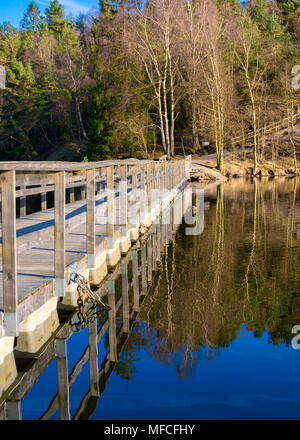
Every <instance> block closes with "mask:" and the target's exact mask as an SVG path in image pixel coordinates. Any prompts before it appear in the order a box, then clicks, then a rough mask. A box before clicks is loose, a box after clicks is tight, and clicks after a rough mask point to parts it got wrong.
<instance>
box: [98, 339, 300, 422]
mask: <svg viewBox="0 0 300 440" xmlns="http://www.w3.org/2000/svg"><path fill="white" fill-rule="evenodd" d="M139 357H141V361H139V362H138V363H137V370H138V371H139V373H138V374H135V375H133V376H132V381H131V382H129V383H128V382H126V381H124V380H122V379H120V378H118V377H117V376H116V375H115V374H113V375H112V376H111V378H110V380H109V384H108V387H107V390H106V391H105V393H104V394H103V396H102V397H101V399H100V400H101V402H99V405H98V408H97V410H96V412H95V413H94V415H93V417H92V418H93V419H161V420H162V419H235V418H236V419H239V418H240V419H276V418H278V419H288V418H291V419H299V418H300V376H299V367H300V351H295V350H293V348H291V347H289V348H286V347H285V346H283V345H281V346H275V345H271V344H268V334H267V333H264V334H263V336H262V338H260V339H256V338H254V337H253V333H252V332H248V331H246V330H243V331H242V332H240V334H239V337H238V339H236V340H235V341H234V342H233V343H232V344H231V345H230V347H229V348H228V349H224V350H220V351H219V355H218V356H216V357H215V358H214V359H213V360H212V361H211V362H206V361H205V360H200V361H198V363H197V366H196V368H195V371H194V374H193V375H192V376H191V377H189V378H187V379H184V380H179V379H178V375H177V373H176V370H175V368H174V365H172V364H164V365H163V364H161V363H159V362H157V361H156V360H154V359H153V358H151V357H150V356H149V354H148V352H147V351H146V350H145V348H143V347H142V348H141V351H140V352H139Z"/></svg>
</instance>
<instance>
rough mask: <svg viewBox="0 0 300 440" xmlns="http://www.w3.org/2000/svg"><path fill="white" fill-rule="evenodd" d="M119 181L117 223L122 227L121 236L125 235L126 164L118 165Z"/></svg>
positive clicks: (126, 205) (126, 211)
mask: <svg viewBox="0 0 300 440" xmlns="http://www.w3.org/2000/svg"><path fill="white" fill-rule="evenodd" d="M120 179H121V180H120V183H119V193H120V196H119V224H120V226H121V229H122V236H123V237H126V235H127V218H128V216H127V213H128V209H127V208H128V204H127V165H121V166H120Z"/></svg>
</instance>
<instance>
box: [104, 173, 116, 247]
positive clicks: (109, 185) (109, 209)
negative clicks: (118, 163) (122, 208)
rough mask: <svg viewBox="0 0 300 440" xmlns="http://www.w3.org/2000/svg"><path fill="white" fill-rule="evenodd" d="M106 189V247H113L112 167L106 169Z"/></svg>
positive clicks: (113, 189) (113, 193)
mask: <svg viewBox="0 0 300 440" xmlns="http://www.w3.org/2000/svg"><path fill="white" fill-rule="evenodd" d="M106 189H107V202H106V206H107V214H106V215H107V247H108V248H109V249H112V248H113V247H114V225H115V212H114V203H115V186H114V167H113V165H112V166H109V167H107V168H106Z"/></svg>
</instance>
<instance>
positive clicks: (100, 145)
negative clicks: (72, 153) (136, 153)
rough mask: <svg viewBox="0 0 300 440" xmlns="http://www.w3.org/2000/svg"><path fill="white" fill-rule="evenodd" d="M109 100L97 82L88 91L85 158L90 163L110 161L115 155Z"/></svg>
mask: <svg viewBox="0 0 300 440" xmlns="http://www.w3.org/2000/svg"><path fill="white" fill-rule="evenodd" d="M110 106H111V98H110V97H109V96H108V94H107V92H106V91H105V89H104V87H103V83H102V82H101V81H98V83H97V85H96V87H94V88H92V89H90V112H89V113H90V114H89V130H88V133H87V146H86V151H85V153H86V156H87V158H88V160H90V161H97V160H107V159H112V158H113V154H114V153H115V150H116V149H115V148H114V147H113V144H112V141H113V136H114V132H113V130H112V127H111V123H110V117H109V110H110Z"/></svg>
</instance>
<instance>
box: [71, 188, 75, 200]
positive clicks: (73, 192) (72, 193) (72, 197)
mask: <svg viewBox="0 0 300 440" xmlns="http://www.w3.org/2000/svg"><path fill="white" fill-rule="evenodd" d="M73 202H75V189H74V188H70V203H73Z"/></svg>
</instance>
